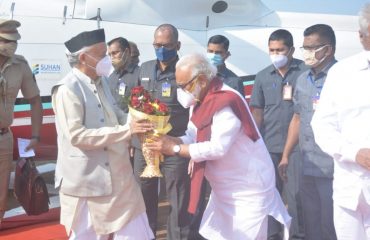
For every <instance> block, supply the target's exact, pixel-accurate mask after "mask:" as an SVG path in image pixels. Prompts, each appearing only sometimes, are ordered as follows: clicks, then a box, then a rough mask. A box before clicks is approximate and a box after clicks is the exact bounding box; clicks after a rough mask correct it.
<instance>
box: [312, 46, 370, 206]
mask: <svg viewBox="0 0 370 240" xmlns="http://www.w3.org/2000/svg"><path fill="white" fill-rule="evenodd" d="M367 55H368V52H363V53H360V54H357V55H355V56H352V57H350V58H347V59H345V60H342V61H340V62H338V63H337V64H335V65H334V66H333V67H332V68H331V69H330V71H329V72H328V77H327V79H326V83H325V86H324V88H323V91H322V94H321V98H320V103H319V104H318V108H317V111H316V112H315V114H314V116H313V119H312V122H311V125H312V128H313V131H314V134H315V140H316V142H317V143H318V145H319V146H320V147H321V148H322V150H323V151H325V152H327V153H328V154H330V155H331V156H332V157H333V158H334V160H335V161H334V163H335V165H334V182H333V190H334V193H333V199H334V201H335V202H336V204H338V205H340V206H343V207H345V208H348V209H351V210H356V208H357V204H358V198H359V195H360V194H361V191H363V193H364V196H365V198H366V199H367V202H368V203H370V189H369V188H370V172H369V171H367V170H366V169H365V168H363V167H361V166H360V165H359V164H357V163H356V161H355V159H356V154H357V152H358V151H359V150H360V149H361V148H370V69H369V62H368V58H367Z"/></svg>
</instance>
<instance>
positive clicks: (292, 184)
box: [267, 150, 304, 240]
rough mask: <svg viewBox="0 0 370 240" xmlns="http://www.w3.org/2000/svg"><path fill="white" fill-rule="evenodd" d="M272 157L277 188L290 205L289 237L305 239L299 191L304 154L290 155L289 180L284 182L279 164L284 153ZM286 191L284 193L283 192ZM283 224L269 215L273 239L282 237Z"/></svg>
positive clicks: (271, 154)
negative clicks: (279, 170)
mask: <svg viewBox="0 0 370 240" xmlns="http://www.w3.org/2000/svg"><path fill="white" fill-rule="evenodd" d="M270 157H271V159H272V162H273V164H274V168H275V178H276V188H277V190H278V191H279V193H280V196H281V197H282V199H283V200H284V202H285V203H286V204H287V205H288V212H289V215H290V216H291V217H292V222H291V226H290V230H289V239H304V223H303V212H302V203H301V197H300V193H299V189H300V179H301V177H302V156H301V153H300V151H297V150H295V151H293V152H292V153H291V155H290V157H289V164H288V168H287V177H288V181H287V182H286V183H284V182H283V181H282V179H281V178H280V176H279V173H278V166H279V163H280V160H281V157H282V153H271V152H270ZM283 193H284V194H283ZM282 229H283V228H282V225H281V223H280V222H278V221H277V220H276V219H275V218H273V217H271V216H269V217H268V228H267V231H268V237H269V238H270V239H273V240H279V239H282V235H283V231H282Z"/></svg>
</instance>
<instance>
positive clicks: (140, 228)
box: [69, 200, 154, 240]
mask: <svg viewBox="0 0 370 240" xmlns="http://www.w3.org/2000/svg"><path fill="white" fill-rule="evenodd" d="M71 232H72V233H71V236H70V238H69V240H108V238H109V235H110V234H105V235H97V234H96V233H95V230H94V228H93V225H92V223H91V218H90V213H89V209H88V207H87V202H86V200H80V201H79V203H78V206H77V214H76V218H75V221H74V222H73V224H72V230H71ZM113 234H114V237H113V239H114V240H137V239H140V240H151V239H154V235H153V232H152V230H151V228H150V226H149V222H148V217H147V216H146V213H145V212H144V213H142V214H140V215H138V216H137V217H135V218H134V219H133V220H131V221H130V222H129V223H128V224H126V225H125V226H123V227H122V228H121V229H120V230H118V231H117V232H115V233H113Z"/></svg>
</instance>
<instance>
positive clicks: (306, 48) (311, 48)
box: [299, 44, 329, 51]
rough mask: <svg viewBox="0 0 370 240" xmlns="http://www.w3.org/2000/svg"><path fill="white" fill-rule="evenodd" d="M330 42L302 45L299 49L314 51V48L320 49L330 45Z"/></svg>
mask: <svg viewBox="0 0 370 240" xmlns="http://www.w3.org/2000/svg"><path fill="white" fill-rule="evenodd" d="M328 45H329V44H321V45H317V46H302V47H300V48H299V49H301V51H305V50H308V51H312V50H319V49H321V48H323V47H325V46H328Z"/></svg>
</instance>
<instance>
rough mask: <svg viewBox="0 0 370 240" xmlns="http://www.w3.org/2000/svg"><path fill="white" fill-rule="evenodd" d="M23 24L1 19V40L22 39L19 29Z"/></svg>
mask: <svg viewBox="0 0 370 240" xmlns="http://www.w3.org/2000/svg"><path fill="white" fill-rule="evenodd" d="M20 25H21V24H20V23H19V22H18V21H15V20H9V19H0V38H4V39H7V40H12V41H16V40H19V39H21V35H20V34H19V33H18V30H17V27H19V26H20Z"/></svg>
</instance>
